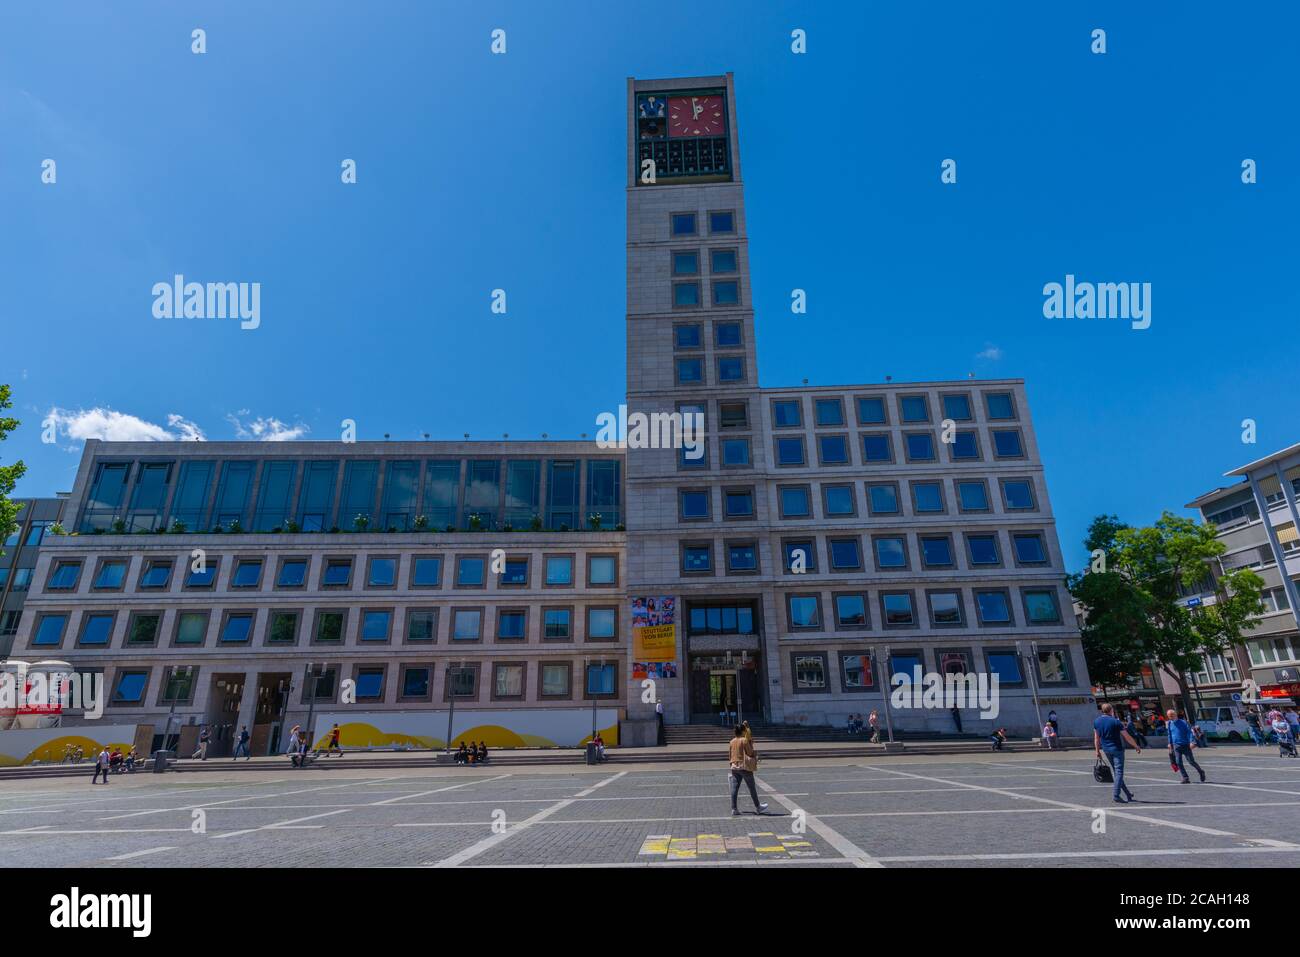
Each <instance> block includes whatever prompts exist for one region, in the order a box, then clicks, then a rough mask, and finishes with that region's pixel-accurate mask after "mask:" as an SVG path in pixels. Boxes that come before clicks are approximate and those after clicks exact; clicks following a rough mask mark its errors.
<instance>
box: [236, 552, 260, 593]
mask: <svg viewBox="0 0 1300 957" xmlns="http://www.w3.org/2000/svg"><path fill="white" fill-rule="evenodd" d="M261 580H262V560H261V559H260V558H241V559H239V560H238V561H237V562H235V574H234V575H232V576H231V578H230V587H231V588H256V587H257V585H258V582H260V581H261Z"/></svg>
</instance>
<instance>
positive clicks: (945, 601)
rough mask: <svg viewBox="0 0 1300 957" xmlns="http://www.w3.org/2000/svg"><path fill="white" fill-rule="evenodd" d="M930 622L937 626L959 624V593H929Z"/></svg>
mask: <svg viewBox="0 0 1300 957" xmlns="http://www.w3.org/2000/svg"><path fill="white" fill-rule="evenodd" d="M930 620H931V621H932V622H934V624H935V625H937V626H942V625H960V624H961V593H960V592H955V591H936V592H931V593H930Z"/></svg>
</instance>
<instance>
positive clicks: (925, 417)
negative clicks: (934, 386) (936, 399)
mask: <svg viewBox="0 0 1300 957" xmlns="http://www.w3.org/2000/svg"><path fill="white" fill-rule="evenodd" d="M898 409H899V413H900V414H901V416H902V419H903V421H904V422H929V421H930V403H929V400H928V399H926V397H925V396H923V395H905V396H901V397H900V398H899V400H898Z"/></svg>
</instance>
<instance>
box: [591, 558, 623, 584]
mask: <svg viewBox="0 0 1300 957" xmlns="http://www.w3.org/2000/svg"><path fill="white" fill-rule="evenodd" d="M617 580H618V559H616V558H615V557H614V556H613V555H592V556H591V557H589V558H588V559H587V584H588V585H613V584H615V583H616V582H617Z"/></svg>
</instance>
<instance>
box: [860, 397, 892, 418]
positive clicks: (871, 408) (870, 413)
mask: <svg viewBox="0 0 1300 957" xmlns="http://www.w3.org/2000/svg"><path fill="white" fill-rule="evenodd" d="M857 406H858V425H884V424H885V422H886V421H887V419H886V417H885V400H884V399H882V398H880V397H879V396H871V395H860V396H858V399H857Z"/></svg>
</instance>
